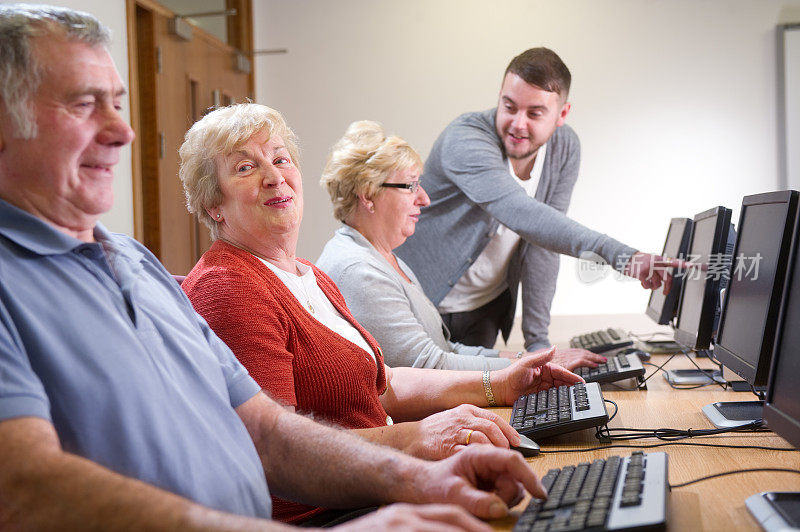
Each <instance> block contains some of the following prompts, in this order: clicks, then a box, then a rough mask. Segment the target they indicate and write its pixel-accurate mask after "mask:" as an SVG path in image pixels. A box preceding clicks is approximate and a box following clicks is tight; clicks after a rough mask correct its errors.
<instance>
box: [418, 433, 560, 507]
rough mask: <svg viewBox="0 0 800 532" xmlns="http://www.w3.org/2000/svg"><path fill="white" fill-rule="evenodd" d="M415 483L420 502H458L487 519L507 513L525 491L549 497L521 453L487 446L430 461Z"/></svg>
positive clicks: (541, 496)
mask: <svg viewBox="0 0 800 532" xmlns="http://www.w3.org/2000/svg"><path fill="white" fill-rule="evenodd" d="M414 483H415V485H414V491H415V492H416V493H418V495H419V497H420V500H419V502H444V503H453V504H458V505H460V506H463V507H464V508H466V509H467V510H468V511H469V512H471V513H472V514H474V515H477V516H478V517H481V518H484V519H498V518H501V517H504V516H506V515H507V514H508V509H509V508H510V507H512V506H514V505H516V504H517V503H519V502H520V501H521V500H522V498H523V496H524V495H525V491H526V490H527V491H528V492H529V493H530V494H531V495H533V496H534V497H540V498H546V497H547V491H546V490H545V489H544V486H543V485H542V482H541V481H540V480H539V478H538V477H537V476H536V473H534V472H533V469H531V468H530V467H529V466H528V464H527V463H526V462H525V459H524V458H523V457H522V455H521V454H520V453H518V452H516V451H510V450H506V449H498V448H497V447H490V446H488V445H470V446H469V447H467V448H466V449H464V450H463V451H461V452H458V453H456V454H455V455H453V456H451V457H450V458H447V459H445V460H440V461H438V462H428V463H427V464H426V467H425V470H424V471H422V472H420V473H419V474H417V475H415V476H414Z"/></svg>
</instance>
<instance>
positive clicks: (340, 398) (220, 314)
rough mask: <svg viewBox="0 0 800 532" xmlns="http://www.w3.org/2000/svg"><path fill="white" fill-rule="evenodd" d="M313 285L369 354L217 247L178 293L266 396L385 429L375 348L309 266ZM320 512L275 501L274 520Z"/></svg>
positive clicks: (251, 261) (251, 265) (258, 265)
mask: <svg viewBox="0 0 800 532" xmlns="http://www.w3.org/2000/svg"><path fill="white" fill-rule="evenodd" d="M300 260H301V261H302V262H303V263H304V264H308V265H309V266H311V267H312V268H313V269H314V275H315V276H316V279H317V284H318V285H319V287H320V288H321V289H322V291H323V293H324V294H325V295H326V296H327V297H328V299H329V300H330V301H331V303H333V306H334V307H335V308H336V310H338V311H339V312H340V313H341V314H342V316H344V318H345V319H346V320H347V321H349V322H350V323H351V324H352V325H353V326H354V327H355V328H356V329H358V331H359V332H360V333H361V335H362V336H363V337H364V339H365V340H366V341H367V343H368V344H369V345H370V347H372V350H373V352H374V353H375V357H376V359H377V364H376V362H375V361H374V360H373V359H372V356H370V354H369V353H367V352H366V351H364V350H363V349H361V348H360V347H358V346H357V345H356V344H354V343H352V342H350V341H349V340H347V339H345V338H344V337H342V336H340V335H338V334H336V333H334V332H333V331H332V330H330V329H329V328H328V327H326V326H325V325H323V324H322V323H320V322H319V321H317V320H316V319H315V318H314V317H312V316H311V314H309V313H308V311H307V310H306V309H305V308H303V306H302V305H301V304H300V303H299V302H298V301H297V299H296V298H295V297H294V295H292V293H291V292H290V291H289V289H288V288H287V287H286V286H285V285H284V284H283V282H282V281H281V280H280V279H279V278H278V277H277V276H276V275H275V274H274V273H273V272H272V271H271V270H270V269H269V268H268V267H267V266H265V265H264V264H263V263H262V262H261V261H260V260H259V259H258V258H256V257H254V256H253V255H251V254H250V253H248V252H246V251H243V250H241V249H239V248H237V247H235V246H232V245H230V244H228V243H226V242H223V241H221V240H217V241H216V242H214V244H213V245H212V246H211V248H210V249H209V250H208V251H207V252H206V253H204V254H203V256H202V257H201V258H200V261H199V262H198V263H197V264H196V265H195V267H194V268H193V269H192V271H191V272H190V273H189V275H188V276H187V277H186V279H185V280H184V281H183V284H182V287H183V289H184V290H185V291H186V294H187V295H188V296H189V299H190V300H191V301H192V304H193V305H194V308H195V309H196V310H197V312H198V313H200V315H202V316H203V318H205V320H206V321H207V322H208V324H209V326H210V327H211V328H212V329H213V330H214V332H215V333H216V334H217V335H218V336H219V337H220V338H221V339H222V340H223V341H224V342H225V343H226V344H228V347H230V348H231V350H232V351H233V352H234V354H236V357H237V358H238V359H239V360H240V361H241V362H242V364H244V366H245V367H246V368H247V370H248V371H249V372H250V375H252V377H253V378H254V379H255V380H256V381H257V382H258V383H259V384H260V385H261V387H262V388H264V389H265V390H266V391H267V392H268V393H269V394H270V395H271V396H272V397H274V398H275V399H277V400H278V401H281V402H283V403H284V404H286V405H290V406H294V407H295V408H296V409H297V411H298V412H306V413H313V415H314V416H316V417H319V418H323V419H325V420H326V421H328V422H333V423H336V424H338V425H341V426H343V427H345V428H370V427H378V426H383V425H386V411H385V410H384V409H383V406H382V405H381V403H380V399H379V396H380V395H381V394H383V393H384V392H385V390H386V374H385V372H384V366H383V356H382V354H381V349H380V346H379V345H378V343H377V342H376V341H375V339H374V338H373V337H372V336H371V335H370V334H369V333H368V332H367V331H366V329H364V328H363V327H362V326H361V325H360V324H359V323H358V322H357V321H356V320H355V318H353V315H352V314H351V313H350V310H349V309H348V308H347V305H346V304H345V302H344V297H343V296H342V294H341V293H340V292H339V289H338V288H336V285H335V284H334V282H333V281H332V280H331V279H330V278H329V277H328V276H327V275H325V273H323V272H322V271H321V270H319V269H318V268H316V267H315V266H314V265H313V264H311V263H310V262H308V261H305V260H302V259H300ZM319 511H321V510H320V509H314V508H313V507H312V506H306V505H300V504H297V503H293V502H289V501H284V500H282V499H279V498H276V497H273V517H274V518H275V519H278V520H281V521H287V522H288V521H299V520H302V519H304V518H308V517H310V516H311V515H313V514H315V513H318V512H319Z"/></svg>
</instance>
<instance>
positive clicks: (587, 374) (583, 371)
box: [573, 353, 644, 383]
mask: <svg viewBox="0 0 800 532" xmlns="http://www.w3.org/2000/svg"><path fill="white" fill-rule="evenodd" d="M606 358H607V359H608V360H607V361H606V362H605V363H603V364H600V365H598V366H597V367H596V368H590V367H582V368H576V369H575V370H573V373H575V374H576V375H580V376H581V377H583V380H585V381H586V382H599V383H603V382H614V381H619V380H622V379H630V378H632V377H641V376H642V375H644V366H642V361H641V360H640V359H639V357H638V356H636V355H634V354H627V355H625V354H622V353H619V354H617V355H611V356H608V357H606Z"/></svg>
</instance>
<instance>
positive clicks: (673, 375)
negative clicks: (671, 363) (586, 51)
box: [664, 369, 725, 386]
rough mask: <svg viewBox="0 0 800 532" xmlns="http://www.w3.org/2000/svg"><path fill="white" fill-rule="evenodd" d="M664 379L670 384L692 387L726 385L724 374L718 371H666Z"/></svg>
mask: <svg viewBox="0 0 800 532" xmlns="http://www.w3.org/2000/svg"><path fill="white" fill-rule="evenodd" d="M664 378H665V379H667V381H669V383H670V384H676V385H680V386H691V385H697V386H699V385H701V384H714V383H715V382H716V383H719V384H725V379H723V378H722V372H721V371H719V370H717V369H668V370H666V371H664Z"/></svg>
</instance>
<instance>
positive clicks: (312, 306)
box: [308, 301, 314, 314]
mask: <svg viewBox="0 0 800 532" xmlns="http://www.w3.org/2000/svg"><path fill="white" fill-rule="evenodd" d="M308 311H309V312H310V313H311V314H314V305H312V304H311V301H308Z"/></svg>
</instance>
